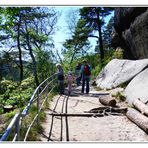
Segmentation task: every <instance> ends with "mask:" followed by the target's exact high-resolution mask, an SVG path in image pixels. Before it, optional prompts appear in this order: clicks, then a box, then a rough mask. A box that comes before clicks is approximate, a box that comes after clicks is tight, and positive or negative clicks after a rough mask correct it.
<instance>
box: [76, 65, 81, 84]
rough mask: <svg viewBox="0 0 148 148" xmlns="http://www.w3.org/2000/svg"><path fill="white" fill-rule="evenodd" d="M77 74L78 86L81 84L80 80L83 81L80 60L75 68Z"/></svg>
mask: <svg viewBox="0 0 148 148" xmlns="http://www.w3.org/2000/svg"><path fill="white" fill-rule="evenodd" d="M75 75H76V82H77V86H79V85H80V81H81V76H82V75H81V63H80V62H78V64H77V66H76V68H75Z"/></svg>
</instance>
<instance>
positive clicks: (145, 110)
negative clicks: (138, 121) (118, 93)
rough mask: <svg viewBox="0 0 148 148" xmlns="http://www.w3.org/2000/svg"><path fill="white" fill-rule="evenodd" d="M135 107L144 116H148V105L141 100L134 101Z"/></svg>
mask: <svg viewBox="0 0 148 148" xmlns="http://www.w3.org/2000/svg"><path fill="white" fill-rule="evenodd" d="M133 105H134V107H135V108H136V109H137V110H139V111H140V112H141V113H142V114H145V115H147V116H148V106H147V105H146V104H144V103H143V102H142V101H141V100H140V99H136V100H134V102H133Z"/></svg>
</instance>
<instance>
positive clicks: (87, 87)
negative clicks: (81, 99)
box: [86, 78, 89, 94]
mask: <svg viewBox="0 0 148 148" xmlns="http://www.w3.org/2000/svg"><path fill="white" fill-rule="evenodd" d="M86 93H87V94H88V93H89V78H87V79H86Z"/></svg>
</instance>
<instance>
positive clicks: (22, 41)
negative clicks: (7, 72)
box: [1, 7, 58, 86]
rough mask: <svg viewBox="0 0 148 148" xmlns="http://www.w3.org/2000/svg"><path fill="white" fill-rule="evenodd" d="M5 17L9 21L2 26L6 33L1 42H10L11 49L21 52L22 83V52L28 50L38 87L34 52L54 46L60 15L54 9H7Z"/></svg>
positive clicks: (21, 75)
mask: <svg viewBox="0 0 148 148" xmlns="http://www.w3.org/2000/svg"><path fill="white" fill-rule="evenodd" d="M5 17H6V18H8V19H7V21H5V23H4V24H3V23H2V24H1V28H2V30H1V31H3V33H4V35H3V36H1V40H5V41H6V40H9V41H10V42H11V44H10V45H11V47H10V49H11V50H12V49H16V47H17V48H18V50H19V59H20V81H21V80H22V79H23V64H22V50H26V51H28V52H29V55H30V57H31V59H32V63H33V74H34V78H35V82H36V85H37V86H38V84H39V80H38V74H37V65H36V59H35V56H34V50H35V49H38V50H43V49H45V50H46V47H47V46H49V47H51V46H52V40H51V38H50V36H51V35H53V34H54V31H55V29H56V22H57V17H58V14H57V12H55V11H54V9H52V8H51V9H49V8H44V7H17V8H15V7H7V8H5ZM9 24H12V25H9ZM3 26H5V27H3ZM4 44H5V43H4ZM13 44H14V45H13ZM10 45H9V46H10ZM49 47H48V48H49Z"/></svg>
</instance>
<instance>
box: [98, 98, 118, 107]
mask: <svg viewBox="0 0 148 148" xmlns="http://www.w3.org/2000/svg"><path fill="white" fill-rule="evenodd" d="M99 101H100V103H102V104H103V105H107V106H113V107H114V106H116V100H115V99H113V98H111V97H100V98H99Z"/></svg>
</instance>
